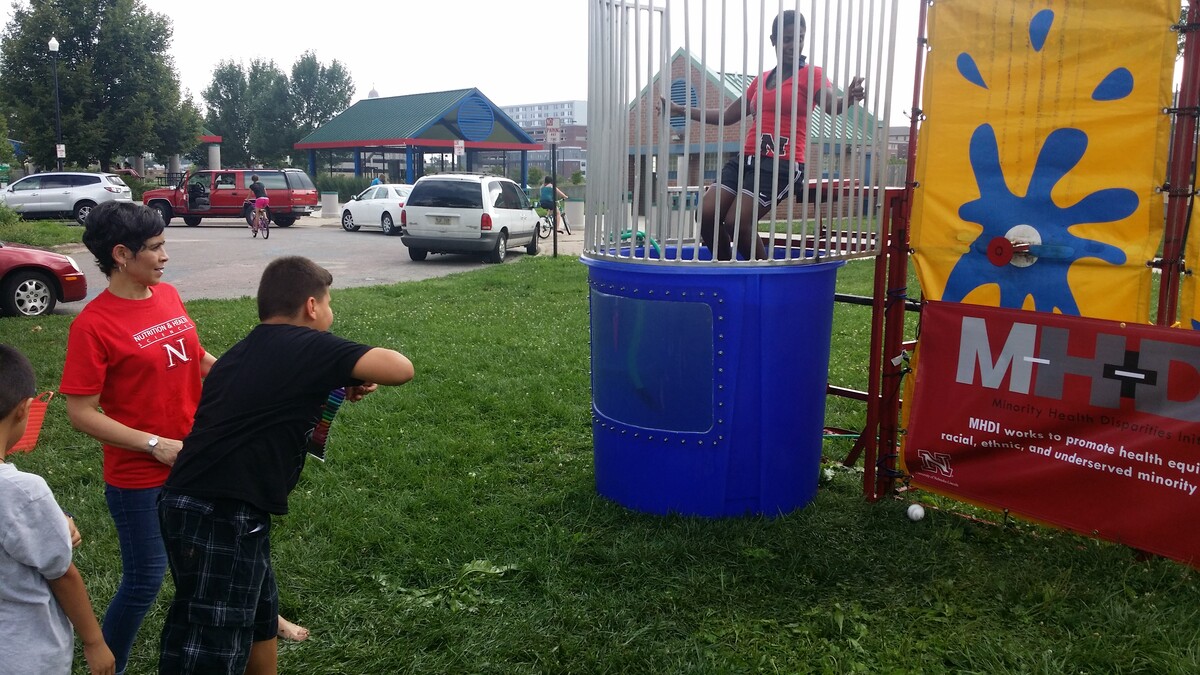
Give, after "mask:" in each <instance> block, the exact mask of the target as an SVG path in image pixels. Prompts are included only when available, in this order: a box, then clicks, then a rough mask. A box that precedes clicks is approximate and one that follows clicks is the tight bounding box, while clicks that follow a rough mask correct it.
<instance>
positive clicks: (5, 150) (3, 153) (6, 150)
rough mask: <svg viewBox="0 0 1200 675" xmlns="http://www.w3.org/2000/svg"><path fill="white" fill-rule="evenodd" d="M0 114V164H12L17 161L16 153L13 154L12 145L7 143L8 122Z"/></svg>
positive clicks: (0, 113)
mask: <svg viewBox="0 0 1200 675" xmlns="http://www.w3.org/2000/svg"><path fill="white" fill-rule="evenodd" d="M4 117H5V116H4V114H3V113H2V112H0V164H13V163H14V162H16V161H17V153H15V152H13V147H12V143H9V142H8V122H7V121H6V120H5V119H4Z"/></svg>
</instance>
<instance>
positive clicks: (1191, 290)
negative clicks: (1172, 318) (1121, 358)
mask: <svg viewBox="0 0 1200 675" xmlns="http://www.w3.org/2000/svg"><path fill="white" fill-rule="evenodd" d="M1197 178H1200V176H1198V177H1197ZM1197 186H1198V185H1197V183H1196V182H1193V184H1192V194H1195V192H1196V188H1197ZM1196 206H1200V205H1196ZM1196 206H1193V207H1192V216H1191V218H1190V219H1189V220H1188V237H1187V241H1186V242H1184V248H1183V259H1184V261H1185V262H1186V263H1187V268H1188V269H1189V270H1191V272H1192V273H1191V274H1187V275H1184V277H1183V281H1182V282H1181V283H1180V285H1179V312H1178V315H1179V326H1180V327H1181V328H1190V329H1192V330H1200V292H1197V288H1196V283H1197V280H1196V275H1198V274H1200V209H1198V208H1196Z"/></svg>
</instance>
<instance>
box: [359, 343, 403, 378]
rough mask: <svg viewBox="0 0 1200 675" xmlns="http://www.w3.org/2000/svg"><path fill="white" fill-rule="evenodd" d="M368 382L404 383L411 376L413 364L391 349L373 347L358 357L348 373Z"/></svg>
mask: <svg viewBox="0 0 1200 675" xmlns="http://www.w3.org/2000/svg"><path fill="white" fill-rule="evenodd" d="M350 374H351V375H353V376H354V377H356V378H358V379H360V380H362V381H363V382H366V383H368V384H370V383H374V384H390V385H396V384H404V383H405V382H408V381H409V380H411V379H412V378H413V374H414V371H413V364H412V361H409V360H408V357H407V356H405V355H403V354H401V353H400V352H398V351H395V350H393V349H384V348H383V347H375V348H373V349H371V351H369V352H367V353H366V354H363V355H362V356H361V357H359V359H358V362H357V363H355V364H354V370H353V371H351V373H350Z"/></svg>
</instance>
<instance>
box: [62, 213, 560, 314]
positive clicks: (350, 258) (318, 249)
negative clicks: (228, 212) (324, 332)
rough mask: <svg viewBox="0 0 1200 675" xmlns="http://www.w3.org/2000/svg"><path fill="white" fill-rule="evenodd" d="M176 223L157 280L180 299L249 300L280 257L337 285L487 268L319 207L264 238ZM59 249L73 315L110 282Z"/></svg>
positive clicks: (80, 251) (86, 256) (236, 228)
mask: <svg viewBox="0 0 1200 675" xmlns="http://www.w3.org/2000/svg"><path fill="white" fill-rule="evenodd" d="M175 222H176V221H172V225H171V226H170V227H168V228H167V229H166V232H165V234H166V237H167V247H166V248H167V255H169V256H170V259H169V261H168V262H167V266H166V272H165V274H164V276H163V281H165V282H167V283H169V284H171V285H173V286H175V287H176V288H177V289H178V290H179V293H180V295H182V296H183V298H184V300H196V299H200V298H214V299H222V298H239V297H243V296H250V297H253V296H254V294H255V293H256V292H257V290H258V278H259V275H260V274H261V273H262V269H263V267H265V266H266V264H267V263H268V262H270V261H271V260H273V259H274V258H277V257H279V256H283V255H303V256H307V257H309V258H312V259H313V260H315V261H317V262H318V263H319V264H321V265H323V266H324V267H326V268H327V269H328V270H329V271H330V272H332V273H333V277H334V280H333V285H334V288H335V289H337V288H352V287H359V286H377V285H382V284H393V283H397V282H401V281H417V280H421V279H429V278H433V277H440V276H446V275H448V274H456V273H460V272H469V271H472V270H477V269H482V268H484V267H486V265H485V264H484V263H483V261H482V260H481V259H480V257H479V256H477V255H475V256H472V255H432V256H429V258H428V259H427V260H424V261H421V262H413V261H412V260H410V259H409V257H408V252H407V251H406V250H405V247H404V242H403V241H401V239H400V237H389V236H386V235H384V234H383V233H382V232H378V231H376V232H369V231H361V232H345V231H343V230H342V226H341V221H340V219H339V218H337V217H324V216H323V215H322V214H321V213H319V212H318V213H316V214H314V215H312V216H308V217H305V218H300V219H299V220H297V221H296V223H295V224H294V225H292V226H291V227H272V228H271V237H270V239H268V240H266V241H264V240H262V239H261V238H259V239H256V238H253V237H251V236H250V234H249V231H248V228H247V227H246V225H245V223H243V222H242V221H240V220H237V219H233V218H213V219H206V220H203V221H201V223H200V225H198V226H196V227H189V226H185V225H183V224H182V223H180V224H179V225H176V224H175ZM552 242H553V240H552V239H543V240H542V241H541V252H540V254H541V255H543V256H549V255H552V254H553V246H552ZM60 250H61V252H63V253H67V254H69V255H72V256H74V257H75V260H76V262H78V263H79V266H80V267H81V268H83V272H84V275H85V276H86V277H87V281H88V294H87V298H86V299H85V300H84V301H82V302H70V303H63V304H60V305H59V306H58V307H57V308H55V310H54V311H55V313H61V314H75V313H78V312H79V310H80V309H82V308H83V306H84V305H85V304H86V303H87V301H89V300H91V299H92V298H94V297H96V296H97V295H99V294H100V292H101V291H103V290H104V289H105V288H107V286H108V280H107V279H105V277H104V275H103V274H101V273H100V270H99V269H97V267H96V263H95V261H94V259H93V258H92V256H91V254H90V253H88V251H87V249H85V248H84V247H83V246H82V245H74V246H69V247H64V248H62V249H60ZM582 250H583V234H582V233H580V232H578V231H577V232H576V233H575V234H572V235H569V236H568V235H565V234H562V235H559V240H558V253H559V255H560V256H578V255H579V254H580V252H582ZM524 255H525V252H524V247H523V246H521V247H516V248H515V249H514V250H512V251H511V252H510V253H509V255H508V259H507V262H508V263H514V262H517V261H519V260H520V259H521V258H522V257H523V256H524Z"/></svg>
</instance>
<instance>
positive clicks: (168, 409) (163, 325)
mask: <svg viewBox="0 0 1200 675" xmlns="http://www.w3.org/2000/svg"><path fill="white" fill-rule="evenodd" d="M150 292H151V296H150V297H149V298H147V299H145V300H127V299H125V298H119V297H117V296H115V295H113V294H112V293H110V292H109V291H108V290H105V291H104V292H102V293H101V294H100V295H99V296H97V297H96V299H95V300H92V301H91V302H89V303H88V304H87V306H86V307H84V308H83V311H82V312H80V313H79V316H78V317H76V318H75V321H74V322H72V323H71V333H70V336H69V337H68V338H67V359H66V365H65V366H64V367H63V377H62V384H61V385H60V386H59V391H60V392H62V393H63V394H71V395H78V396H93V395H96V394H99V395H100V407H101V409H103V410H104V414H106V415H108V416H109V417H111V418H112V419H114V420H117V421H118V422H121V423H122V424H125V425H127V426H129V427H132V428H134V429H139V430H141V431H145V432H146V433H149V434H154V435H158V436H165V437H167V438H178V439H182V438H183V437H184V436H186V435H187V433H188V432H189V431H190V430H191V428H192V419H193V418H194V416H195V414H196V406H197V405H199V403H200V387H201V383H202V381H201V378H200V362H201V360H202V359H203V357H204V349H203V348H202V347H201V346H200V337H199V336H198V335H197V333H196V325H195V324H194V323H192V319H191V317H189V316H188V314H187V310H185V309H184V307H183V301H182V300H181V299H180V298H179V292H178V291H176V290H175V288H174V287H172V286H170V285H169V284H158V285H156V286H152V287H151V288H150ZM170 470H171V467H169V466H167V465H165V464H163V463H161V462H159V461H158V460H156V459H154V456H153V455H151V454H150V453H147V452H135V451H133V450H126V449H124V448H117V447H113V446H110V445H105V446H104V482H105V483H108V484H109V485H113V486H115V487H120V488H147V487H158V486H160V485H162V484H163V482H164V481H166V479H167V474H168V473H169V472H170Z"/></svg>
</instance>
